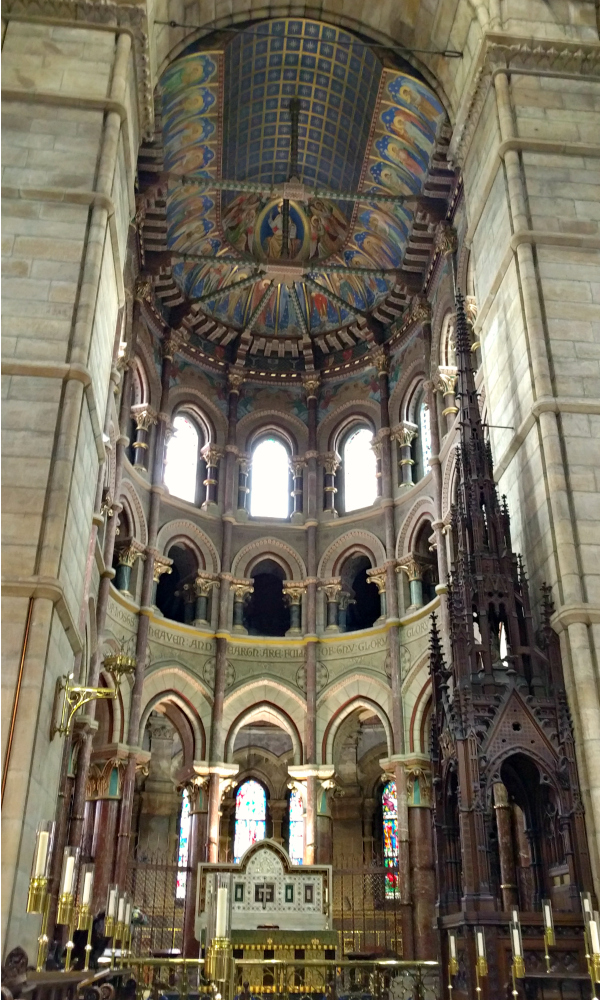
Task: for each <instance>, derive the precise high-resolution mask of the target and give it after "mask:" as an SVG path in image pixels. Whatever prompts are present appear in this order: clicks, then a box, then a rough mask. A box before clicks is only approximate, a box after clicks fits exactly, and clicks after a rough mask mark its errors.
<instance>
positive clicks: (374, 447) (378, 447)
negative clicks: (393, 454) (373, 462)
mask: <svg viewBox="0 0 600 1000" xmlns="http://www.w3.org/2000/svg"><path fill="white" fill-rule="evenodd" d="M382 450H383V442H382V441H378V440H377V439H376V438H375V439H374V440H373V441H371V451H372V452H373V453H374V455H375V458H376V459H377V461H378V462H379V461H381V452H382Z"/></svg>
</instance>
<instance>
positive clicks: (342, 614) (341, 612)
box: [338, 590, 356, 632]
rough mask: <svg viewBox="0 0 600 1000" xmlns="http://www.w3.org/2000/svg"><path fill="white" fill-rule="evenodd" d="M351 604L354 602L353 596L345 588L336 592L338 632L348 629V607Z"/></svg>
mask: <svg viewBox="0 0 600 1000" xmlns="http://www.w3.org/2000/svg"><path fill="white" fill-rule="evenodd" d="M351 604H356V601H355V600H354V598H353V597H350V594H349V593H348V592H347V591H346V590H340V592H339V594H338V625H339V627H340V632H346V631H347V630H348V608H349V607H350V605H351Z"/></svg>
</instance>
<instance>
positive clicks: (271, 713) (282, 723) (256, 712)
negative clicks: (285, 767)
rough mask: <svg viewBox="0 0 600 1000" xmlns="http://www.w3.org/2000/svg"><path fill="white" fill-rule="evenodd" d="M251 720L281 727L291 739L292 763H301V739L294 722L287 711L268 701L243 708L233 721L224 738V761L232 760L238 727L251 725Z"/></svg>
mask: <svg viewBox="0 0 600 1000" xmlns="http://www.w3.org/2000/svg"><path fill="white" fill-rule="evenodd" d="M253 722H270V723H272V724H273V725H274V726H277V727H278V728H279V729H283V730H284V731H285V732H286V733H287V734H288V736H289V737H290V739H291V741H292V747H293V750H294V764H302V761H303V756H302V740H301V738H300V733H299V732H298V729H297V727H296V724H295V722H293V720H292V718H291V717H290V716H289V715H288V714H287V712H284V711H282V710H281V708H279V707H278V706H277V705H274V704H273V703H272V702H269V701H261V702H258V703H257V704H255V705H252V706H251V707H249V708H246V709H244V710H243V711H242V712H240V714H239V715H238V717H237V718H236V719H235V720H234V721H233V723H232V724H231V727H230V729H229V732H228V733H227V738H226V740H225V760H226V761H228V762H229V761H232V760H233V748H234V746H235V739H236V736H237V735H238V733H239V731H240V729H243V727H244V726H249V725H251V724H252V723H253Z"/></svg>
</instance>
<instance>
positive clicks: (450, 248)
mask: <svg viewBox="0 0 600 1000" xmlns="http://www.w3.org/2000/svg"><path fill="white" fill-rule="evenodd" d="M435 249H436V251H437V252H438V253H441V254H442V256H443V257H449V256H450V255H451V254H453V253H456V251H457V250H458V236H457V235H456V229H454V228H453V227H452V226H451V225H450V223H449V222H446V221H442V222H438V224H437V226H436V229H435Z"/></svg>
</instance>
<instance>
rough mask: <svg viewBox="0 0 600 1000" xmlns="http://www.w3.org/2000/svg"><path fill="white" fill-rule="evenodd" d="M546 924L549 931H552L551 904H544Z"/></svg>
mask: <svg viewBox="0 0 600 1000" xmlns="http://www.w3.org/2000/svg"><path fill="white" fill-rule="evenodd" d="M544 923H545V925H546V929H547V930H552V910H551V909H550V903H544Z"/></svg>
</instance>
